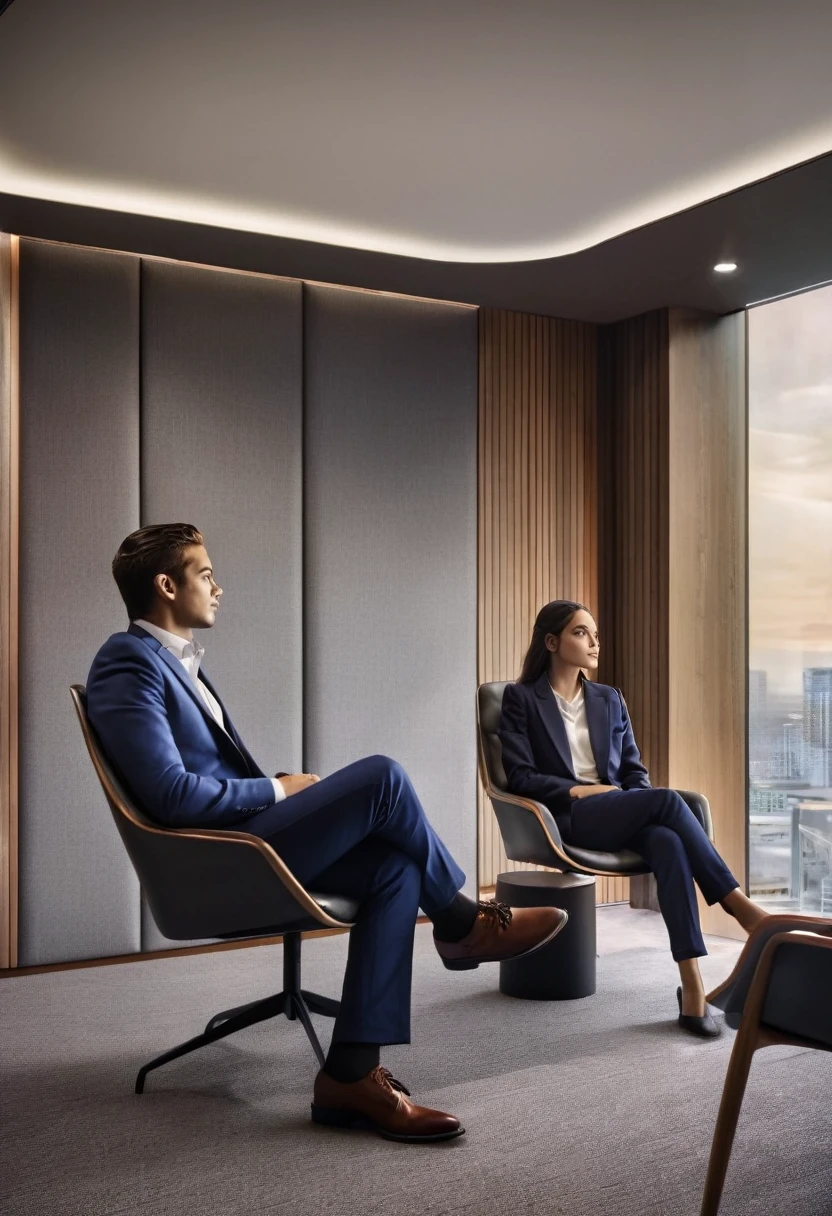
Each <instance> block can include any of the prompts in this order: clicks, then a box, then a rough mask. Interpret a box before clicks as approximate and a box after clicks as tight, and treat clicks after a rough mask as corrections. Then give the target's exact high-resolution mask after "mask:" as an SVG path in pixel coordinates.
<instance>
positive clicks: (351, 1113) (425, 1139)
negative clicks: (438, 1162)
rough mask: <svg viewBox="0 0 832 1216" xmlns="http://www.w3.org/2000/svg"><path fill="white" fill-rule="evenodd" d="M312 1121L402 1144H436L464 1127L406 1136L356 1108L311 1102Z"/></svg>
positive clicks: (454, 1137)
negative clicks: (432, 1134)
mask: <svg viewBox="0 0 832 1216" xmlns="http://www.w3.org/2000/svg"><path fill="white" fill-rule="evenodd" d="M312 1122H313V1123H320V1124H322V1125H323V1126H324V1127H340V1128H342V1129H345V1130H347V1131H354V1132H375V1133H376V1135H378V1136H383V1137H384V1139H385V1140H399V1141H401V1142H402V1143H403V1144H438V1143H439V1142H440V1141H441V1140H456V1138H457V1136H464V1135H465V1128H464V1127H457V1128H456V1129H455V1130H454V1131H451V1132H440V1133H439V1134H438V1135H434V1136H406V1135H404V1133H402V1132H390V1131H388V1130H387V1129H386V1128H384V1127H382V1126H381V1124H380V1123H375V1122H374V1121H373V1120H372V1119H369V1118H368V1117H367V1116H366V1115H362V1114H361V1113H360V1112H359V1111H357V1110H345V1109H344V1108H343V1107H332V1106H316V1105H315V1103H314V1102H313V1103H312Z"/></svg>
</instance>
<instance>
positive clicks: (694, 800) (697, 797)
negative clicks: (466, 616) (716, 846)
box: [676, 790, 714, 843]
mask: <svg viewBox="0 0 832 1216" xmlns="http://www.w3.org/2000/svg"><path fill="white" fill-rule="evenodd" d="M676 793H677V794H678V795H679V797H680V798H681V799H682V800H683V801H684V802H686V803H687V805H688V806H689V807H690V809H691V810H692V811H693V813H694V815H695V816H696V818H697V819H698V820H699V822H700V823H701V824H702V827H703V828H704V829H705V832H706V834H707V837H708V840H710V841H711V843H713V839H714V823H713V819H712V818H711V807H710V803H709V802H708V799H707V798H706V797H705V795H704V794H696V793H694V792H693V791H692V790H676Z"/></svg>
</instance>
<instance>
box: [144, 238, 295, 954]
mask: <svg viewBox="0 0 832 1216" xmlns="http://www.w3.org/2000/svg"><path fill="white" fill-rule="evenodd" d="M141 283H142V290H141V297H142V309H141V313H142V325H141V375H142V394H141V395H142V441H141V447H142V524H150V523H162V522H165V521H173V520H184V521H186V522H188V523H193V524H196V526H197V527H198V528H200V530H201V531H202V532H203V534H204V535H205V541H206V547H207V549H208V552H209V554H210V556H211V559H212V561H213V564H214V568H215V571H216V575H217V578H218V579H219V582H220V585H221V586H222V587H223V597H222V606H221V608H220V612H219V616H218V619H217V624H216V625H215V626H214V628H213V629H212V630H211V632H210V634H204V635H203V636H202V637H201V641H202V642H203V644H204V645H205V648H206V655H205V659H204V665H205V670H206V671H207V672H208V674H209V675H210V676H211V678H212V680H213V681H214V682H215V684H216V685H217V687H218V690H219V692H220V694H221V696H222V698H223V700H224V702H225V704H226V708H227V709H228V711H229V713H230V714H231V716H232V718H233V720H234V722H235V724H236V726H237V727H238V729H239V730H240V732H241V734H242V735H243V738H244V739H245V740H246V743H247V745H248V747H249V748H250V750H251V751H252V753H253V754H254V756H255V757H256V759H257V760H258V763H260V764H261V765H262V766H263V769H264V771H265V772H267V773H274V772H276V771H277V770H278V769H281V770H286V771H296V770H297V769H298V768H299V767H300V764H301V753H302V738H301V731H302V692H301V679H302V644H303V643H302V621H301V595H302V586H301V579H302V533H301V529H302V497H301V478H302V470H301V441H302V422H301V409H302V387H301V322H302V317H301V286H300V284H299V283H293V282H288V281H284V280H280V279H273V278H266V277H263V276H260V275H246V274H229V273H226V272H224V271H217V270H208V269H203V268H200V267H193V266H184V265H177V264H169V263H165V262H155V261H152V260H144V261H143V262H142V280H141ZM142 925H143V930H142V945H143V948H144V949H158V948H160V947H162V946H167V945H170V943H169V942H168V941H167V939H165V938H162V937H161V935H160V934H159V933H158V930H157V929H156V927H155V925H154V924H153V922H152V920H151V919H150V917H149V915H148V914H147V912H146V910H144V911H143V915H142Z"/></svg>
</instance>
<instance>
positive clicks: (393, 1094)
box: [312, 1065, 465, 1144]
mask: <svg viewBox="0 0 832 1216" xmlns="http://www.w3.org/2000/svg"><path fill="white" fill-rule="evenodd" d="M409 1097H410V1091H409V1090H408V1089H405V1087H404V1086H403V1085H402V1083H401V1081H397V1080H396V1078H395V1077H394V1076H392V1075H391V1074H390V1073H389V1072H388V1071H387V1069H386V1068H382V1067H381V1066H380V1065H379V1067H378V1068H374V1069H373V1071H372V1072H369V1073H368V1074H367V1076H366V1077H362V1079H361V1080H360V1081H353V1082H351V1083H349V1084H347V1083H345V1082H343V1081H335V1080H333V1078H332V1077H330V1076H328V1075H327V1074H326V1073H325V1072H324V1071H323V1069H321V1071H320V1072H319V1073H318V1075H317V1077H316V1078H315V1088H314V1091H313V1101H312V1121H313V1123H323V1124H325V1125H326V1126H327V1127H347V1128H351V1129H358V1130H363V1131H372V1132H377V1133H378V1134H379V1136H384V1138H385V1140H403V1141H404V1142H405V1143H406V1144H435V1143H437V1142H438V1141H440V1140H453V1139H454V1138H455V1137H456V1136H463V1135H464V1134H465V1128H464V1127H460V1125H459V1119H455V1118H454V1116H453V1115H446V1114H444V1113H443V1112H442V1111H441V1110H431V1109H430V1108H429V1107H427V1106H417V1105H416V1103H415V1102H410V1101H408V1099H409Z"/></svg>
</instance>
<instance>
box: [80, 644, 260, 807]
mask: <svg viewBox="0 0 832 1216" xmlns="http://www.w3.org/2000/svg"><path fill="white" fill-rule="evenodd" d="M200 679H201V680H202V681H203V683H204V684H205V685H206V686H207V687H208V688H210V690H211V692H212V693H213V694H214V696H215V697H216V698H217V700H218V701H219V700H220V698H219V696H217V692H216V690H215V689H214V687H213V685H212V684H211V682H210V681H209V680H208V678H207V677H206V676H205V675H204V674H203V673H202V672H200ZM220 705H221V707H222V712H223V718H224V720H225V725H226V728H227V733H226V731H225V730H223V729H222V727H221V726H220V725H219V724H218V723H217V722H215V720H214V718H213V717H212V716H211V714H210V713H209V711H208V707H207V705H206V704H205V702H204V701H203V699H202V697H201V696H200V694H199V692H198V690H197V688H196V685H195V684H194V682H193V680H192V679H191V677H190V676H189V675H188V673H187V671H186V670H185V668H184V667H183V666H182V664H181V663H180V662H179V660H178V659H177V658H175V657H174V655H172V654H171V653H170V651H168V650H165V648H164V647H163V646H162V645H161V643H160V642H159V641H158V640H157V639H156V638H153V637H151V636H150V634H149V633H146V632H145V630H144V629H141V628H140V627H139V626H138V625H132V624H131V626H130V628H129V629H128V630H127V632H126V633H114V634H113V635H112V636H111V637H109V638H108V639H107V641H106V642H105V643H104V645H103V646H102V647H101V649H100V650H99V652H98V654H97V655H96V656H95V658H94V659H93V663H92V667H91V668H90V674H89V676H88V677H87V714H88V717H89V720H90V723H91V724H92V727H93V729H94V730H95V732H96V734H97V735H98V737H99V739H100V740H101V745H102V747H103V748H104V751H105V752H106V753H107V756H108V758H109V759H110V760H111V761H112V763H113V764H114V765H115V767H116V768H117V769H118V771H119V773H120V774H121V776H122V777H123V778H124V780H125V781H126V783H127V785H128V786H129V788H130V790H131V792H132V793H133V795H134V797H135V798H136V800H137V801H138V803H139V804H140V806H141V807H142V809H143V810H144V811H145V812H146V813H147V814H148V815H149V816H150V817H151V818H152V819H155V820H157V821H158V822H159V823H162V824H165V825H166V826H167V827H197V826H198V827H211V828H218V827H231V826H232V825H234V824H237V823H240V822H242V821H243V820H244V819H246V818H247V817H248V816H250V815H252V814H254V812H255V811H263V810H265V809H266V807H269V806H272V805H273V804H274V800H275V798H274V786H273V784H272V782H271V780H270V778H269V777H267V776H265V774H264V773H262V772H261V770H260V769H259V768H258V767H257V765H256V764H255V762H254V760H253V759H252V758H251V756H250V755H249V753H248V751H247V750H246V747H245V744H244V743H243V741H242V739H241V738H240V736H239V735H238V734H237V731H236V730H235V728H234V724H233V723H232V721H231V719H230V718H229V716H228V713H227V712H226V709H225V706H224V705H222V702H221V701H220Z"/></svg>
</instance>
